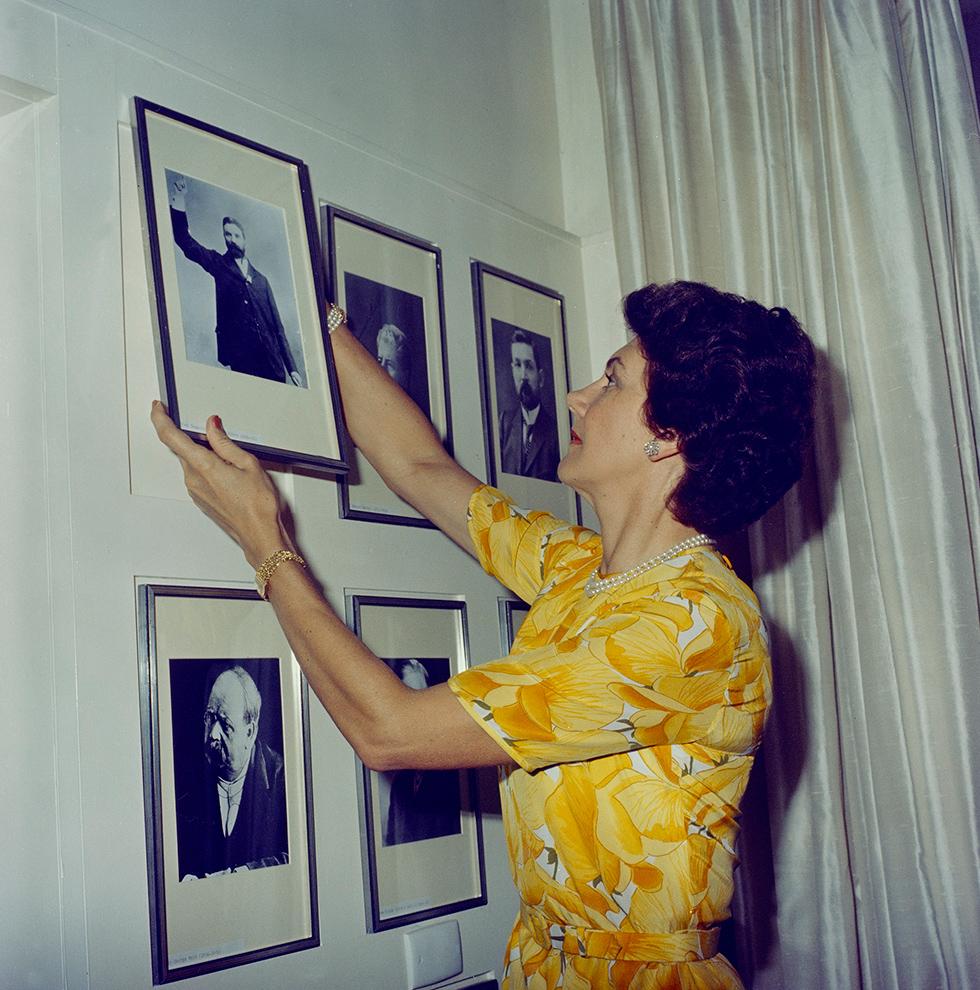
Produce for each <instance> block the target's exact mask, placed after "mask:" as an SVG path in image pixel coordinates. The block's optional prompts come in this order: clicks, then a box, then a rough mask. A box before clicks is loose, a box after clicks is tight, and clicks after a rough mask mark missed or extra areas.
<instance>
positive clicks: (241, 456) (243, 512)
mask: <svg viewBox="0 0 980 990" xmlns="http://www.w3.org/2000/svg"><path fill="white" fill-rule="evenodd" d="M150 419H151V421H152V422H153V426H154V428H155V429H156V431H157V436H158V437H159V438H160V440H161V441H162V442H163V443H164V444H165V445H166V446H167V447H169V448H170V449H171V450H172V451H173V452H174V454H176V455H177V459H178V460H179V461H180V464H181V467H182V468H183V469H184V484H185V485H186V486H187V492H188V494H189V495H190V497H191V499H192V501H193V502H194V504H195V505H196V506H197V507H198V508H199V509H200V510H201V511H202V512H203V513H204V514H205V515H207V516H210V517H211V518H212V519H213V520H214V521H215V522H216V523H217V524H218V525H219V526H220V527H221V528H222V529H223V530H224V531H225V532H226V533H227V534H228V535H229V536H230V537H231V538H232V539H233V540H234V541H235V542H236V543H237V544H238V545H239V546H240V547H241V548H242V550H243V551H244V552H245V557H246V558H247V559H248V562H249V563H250V564H251V565H252V567H258V566H259V564H261V563H262V561H264V560H265V559H266V558H267V557H268V556H269V555H270V554H272V553H274V552H275V551H276V550H279V549H282V548H283V547H285V548H286V549H292V543H291V541H290V540H289V538H288V536H287V535H286V533H285V530H284V529H283V527H282V524H281V521H280V516H279V494H278V492H277V491H276V487H275V485H274V484H273V483H272V479H271V478H270V477H269V475H268V474H267V473H266V472H265V470H264V469H263V467H262V465H261V464H260V463H259V461H258V458H256V457H254V456H253V455H252V454H250V453H248V451H245V450H242V448H241V447H239V446H238V445H237V444H236V443H235V442H234V441H232V440H230V439H229V438H228V435H227V434H226V433H225V431H224V428H223V427H222V425H221V420H220V419H219V418H218V417H217V416H210V417H208V422H207V426H206V428H205V432H206V434H207V439H208V444H209V445H210V446H211V450H206V449H205V448H204V447H201V446H199V445H198V444H196V443H195V442H194V441H193V440H191V438H190V437H189V436H187V434H186V433H184V432H183V431H182V430H179V429H177V427H176V425H175V424H174V421H173V420H172V419H171V418H170V417H169V416H168V415H167V410H166V407H165V406H164V405H163V403H162V402H156V401H155V402H154V403H153V407H152V409H151V411H150Z"/></svg>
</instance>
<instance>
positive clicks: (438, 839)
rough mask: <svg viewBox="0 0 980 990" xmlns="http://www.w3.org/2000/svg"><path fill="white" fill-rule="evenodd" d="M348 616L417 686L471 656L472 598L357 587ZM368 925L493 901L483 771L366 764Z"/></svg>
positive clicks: (376, 928)
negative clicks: (383, 768)
mask: <svg viewBox="0 0 980 990" xmlns="http://www.w3.org/2000/svg"><path fill="white" fill-rule="evenodd" d="M347 618H348V624H349V625H350V627H351V628H352V629H353V630H354V632H355V633H357V635H358V636H360V638H361V639H362V640H363V641H364V642H365V643H366V644H367V646H368V647H369V648H370V649H371V650H373V651H374V652H375V653H376V654H377V655H378V656H379V657H381V658H382V659H383V660H384V661H385V663H387V664H388V665H389V666H390V667H391V669H392V670H394V671H395V673H397V674H398V676H399V677H401V679H402V680H403V681H404V682H405V683H406V684H408V685H409V686H410V687H412V688H424V687H429V686H432V685H435V684H441V683H444V682H445V681H447V680H448V679H449V678H450V677H451V676H452V675H453V674H455V673H456V672H457V671H459V670H462V669H464V668H465V667H466V666H467V636H466V605H465V603H463V602H460V601H451V600H444V599H433V598H416V597H412V598H408V597H402V596H397V595H381V594H348V596H347ZM362 770H363V773H362V775H361V818H362V829H361V834H362V838H363V852H364V855H363V864H364V894H365V897H364V900H365V905H366V913H367V918H366V921H367V928H368V931H371V932H380V931H385V930H387V929H389V928H397V927H399V926H400V925H409V924H415V923H417V922H420V921H427V920H429V919H430V918H436V917H439V916H440V915H444V914H452V913H455V912H457V911H463V910H466V909H467V908H472V907H477V906H478V905H481V904H486V902H487V886H486V875H485V867H484V858H483V831H482V827H481V823H480V810H479V808H478V807H477V787H476V779H475V775H474V774H473V772H472V771H468V770H396V771H393V772H386V773H378V772H376V771H373V770H369V769H368V768H367V767H362Z"/></svg>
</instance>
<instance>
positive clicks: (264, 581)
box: [255, 550, 306, 601]
mask: <svg viewBox="0 0 980 990" xmlns="http://www.w3.org/2000/svg"><path fill="white" fill-rule="evenodd" d="M287 560H295V561H296V563H297V564H299V566H300V567H306V561H305V560H303V558H302V557H301V556H300V555H299V554H298V553H293V551H292V550H277V551H276V552H275V553H272V554H269V556H268V557H266V558H265V560H264V561H262V563H261V564H260V565H259V568H258V570H257V571H256V572H255V587H256V588H258V590H259V594H260V595H261V596H262V597H263V598H264V599H265V600H266V601H268V600H269V595H268V590H269V579H270V578H271V577H272V575H273V574H274V573H275V571H276V568H278V567H279V565H280V564H285V563H286V561H287Z"/></svg>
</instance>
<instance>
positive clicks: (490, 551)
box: [466, 485, 596, 602]
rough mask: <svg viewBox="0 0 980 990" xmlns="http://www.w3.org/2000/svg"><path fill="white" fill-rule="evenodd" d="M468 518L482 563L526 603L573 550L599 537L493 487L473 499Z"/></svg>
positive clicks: (486, 569)
mask: <svg viewBox="0 0 980 990" xmlns="http://www.w3.org/2000/svg"><path fill="white" fill-rule="evenodd" d="M466 518H467V524H468V526H469V532H470V538H471V539H472V540H473V546H474V548H475V549H476V555H477V559H478V560H479V561H480V565H481V566H482V567H483V569H484V570H485V571H486V572H487V573H488V574H491V575H492V576H493V577H495V578H496V579H497V580H498V581H500V583H501V584H503V585H504V586H505V587H507V588H510V590H511V591H513V592H514V594H515V595H517V596H518V597H519V598H522V599H523V600H524V601H526V602H531V601H533V600H534V599H535V597H536V596H537V594H538V592H539V591H540V589H541V587H542V585H543V584H544V582H545V580H546V578H547V575H548V573H549V572H550V571H551V569H552V568H554V567H555V566H557V565H558V564H559V563H560V561H561V559H562V558H563V556H565V555H566V553H567V552H569V551H574V550H576V549H579V548H580V547H581V546H582V545H583V544H584V543H586V542H588V540H589V539H590V538H591V539H593V540H594V539H595V538H596V536H595V533H593V532H592V530H590V529H586V528H585V527H583V526H573V525H572V524H571V523H567V522H565V521H564V520H562V519H559V518H557V517H556V516H553V515H551V514H550V513H548V512H541V511H537V510H534V511H528V510H526V509H521V508H518V506H516V505H515V504H514V503H513V502H512V501H511V500H510V499H509V498H508V497H507V496H506V495H505V494H504V493H503V492H501V491H498V490H497V489H496V488H491V487H490V486H489V485H481V486H480V487H479V488H477V489H476V491H475V492H474V493H473V495H472V496H471V497H470V502H469V508H468V510H467V517H466Z"/></svg>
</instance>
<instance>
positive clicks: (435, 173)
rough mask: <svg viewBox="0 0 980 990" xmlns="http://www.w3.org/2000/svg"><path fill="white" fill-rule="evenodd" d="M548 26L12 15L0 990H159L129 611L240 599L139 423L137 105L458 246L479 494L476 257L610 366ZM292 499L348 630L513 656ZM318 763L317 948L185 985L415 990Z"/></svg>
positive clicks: (493, 624)
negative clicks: (391, 615)
mask: <svg viewBox="0 0 980 990" xmlns="http://www.w3.org/2000/svg"><path fill="white" fill-rule="evenodd" d="M579 7H580V9H581V5H579ZM550 22H551V17H550V12H549V7H548V4H547V3H546V2H544V0H541V2H539V3H525V2H521V0H495V2H493V3H486V2H480V0H452V2H451V0H409V2H406V0H400V2H399V0H387V2H381V0H371V2H364V0H360V2H358V3H349V2H342V0H323V2H308V3H299V2H295V3H290V4H283V3H279V4H277V3H265V4H255V5H252V6H250V7H244V6H243V5H242V4H240V3H239V4H233V3H231V2H229V0H212V2H209V3H206V4H202V3H199V2H198V3H194V4H191V3H188V2H186V0H181V2H168V3H160V2H158V0H157V2H150V0H102V2H98V0H77V2H75V3H74V4H73V5H71V6H69V5H67V4H61V3H56V2H54V0H49V2H44V3H39V4H27V3H23V2H20V0H0V94H2V96H0V202H2V203H3V204H4V206H3V211H4V212H3V219H2V222H0V272H2V273H3V274H2V278H3V282H2V283H0V289H2V292H3V297H2V298H3V299H4V303H3V312H4V343H3V361H2V362H0V393H2V395H3V402H2V404H0V409H2V410H3V413H4V431H3V434H2V439H0V470H2V471H3V477H4V482H3V484H4V495H3V498H2V499H0V524H2V525H3V532H4V534H5V541H4V551H3V557H2V566H0V582H2V583H0V592H2V593H3V600H4V610H5V621H4V624H3V631H2V640H0V648H2V650H3V653H2V656H3V669H4V672H5V676H4V687H5V691H4V692H3V694H2V695H0V732H2V736H0V745H2V747H3V753H4V758H3V762H2V764H0V765H2V767H3V771H2V774H3V778H2V785H3V793H4V808H5V810H4V814H3V820H4V837H5V839H6V842H5V844H4V855H3V857H2V865H0V985H2V986H5V987H6V986H10V987H13V988H17V990H20V988H28V987H39V988H45V990H47V988H52V987H61V986H64V987H70V988H98V990H108V988H117V987H118V988H120V990H132V988H134V987H140V986H148V985H149V984H150V961H149V942H148V917H147V882H146V859H145V856H146V850H145V844H144V838H143V834H144V833H143V827H144V816H143V800H142V794H143V789H142V788H143V784H142V769H141V762H140V720H139V686H138V681H137V665H136V609H135V601H134V586H135V583H136V580H137V579H139V578H154V579H157V580H160V581H173V580H197V581H209V582H235V583H248V582H249V581H250V577H251V575H250V572H249V570H248V568H247V567H246V565H245V564H244V562H243V561H242V559H241V557H240V554H239V553H238V552H237V551H236V550H235V549H234V548H233V547H232V546H231V545H230V544H229V542H228V541H227V540H226V539H225V538H224V537H223V536H222V535H221V534H220V533H219V532H218V531H217V530H216V529H214V528H213V527H212V526H211V525H210V524H208V523H207V522H206V521H205V520H204V519H203V517H201V516H200V515H199V514H198V513H197V511H196V510H195V509H194V508H193V506H191V505H190V503H189V502H188V501H187V500H186V498H184V497H183V496H182V495H181V494H180V491H179V486H177V485H176V484H175V483H174V476H173V473H172V472H171V471H170V467H171V466H170V465H169V464H168V463H167V462H166V461H165V460H161V458H163V456H164V455H163V452H162V451H160V450H159V449H158V448H157V447H156V446H155V443H154V441H153V440H152V438H151V436H150V433H149V430H148V428H147V426H146V419H145V417H146V412H147V410H148V408H149V403H150V400H151V398H153V397H154V396H153V394H152V393H153V389H152V387H146V386H144V385H143V384H141V383H142V382H143V379H141V377H140V366H139V362H140V360H141V357H140V356H141V354H144V353H145V351H146V348H147V346H148V338H147V336H146V328H147V327H148V325H149V323H148V318H146V314H144V320H145V322H144V320H141V319H140V318H139V317H138V316H133V315H132V313H131V314H130V323H129V325H128V326H125V327H124V307H123V295H122V269H123V259H122V254H121V246H120V238H121V229H122V224H123V222H124V221H126V222H131V218H130V217H128V214H125V215H124V213H123V212H122V211H121V207H120V175H119V165H118V140H117V139H118V134H119V128H120V124H124V125H125V124H128V119H129V108H128V101H129V98H130V97H131V96H132V95H133V94H139V95H142V96H144V97H147V98H149V99H151V100H155V101H157V102H160V103H163V104H165V105H169V106H173V107H176V108H179V109H181V110H183V111H185V112H187V113H189V114H191V115H192V116H196V117H199V118H202V119H204V120H208V121H211V122H214V123H217V124H220V125H221V126H223V127H226V128H228V129H230V130H232V131H236V132H239V133H244V134H247V135H249V136H250V137H252V138H254V139H256V140H258V141H261V142H264V143H267V144H269V145H272V146H273V147H277V148H281V149H282V150H285V151H288V152H290V153H292V154H295V155H297V156H299V157H301V158H303V159H304V160H306V161H307V162H308V163H309V165H310V167H311V174H312V180H313V186H314V193H315V195H316V196H318V197H320V198H323V199H327V200H330V201H332V202H335V203H337V204H340V205H343V206H345V207H348V208H351V209H353V210H356V211H358V212H362V213H365V214H368V215H370V216H373V217H376V218H378V219H381V220H383V221H385V222H386V223H389V224H391V225H393V226H396V227H399V228H402V229H405V230H408V231H411V232H413V233H416V234H418V235H419V236H422V237H425V238H428V239H431V240H434V241H436V242H437V243H438V244H439V245H440V246H441V248H442V250H443V262H444V276H445V294H446V298H445V303H446V317H447V327H448V334H449V341H448V353H449V364H450V375H451V397H452V404H453V414H454V432H455V438H456V451H457V455H458V456H459V458H460V460H461V461H462V463H463V464H464V465H465V466H466V467H467V468H469V469H470V470H472V471H474V472H475V473H478V474H479V473H483V463H482V462H483V444H482V428H481V423H480V418H479V409H478V405H477V404H476V403H475V402H473V401H472V397H473V395H474V394H475V391H476V387H477V378H476V353H475V336H474V332H473V317H472V304H471V299H470V287H469V259H470V258H471V257H477V258H480V259H482V260H485V261H488V262H491V263H493V264H496V265H500V266H502V267H505V268H509V269H512V270H514V271H517V272H519V273H521V274H522V275H525V276H527V277H529V278H531V279H533V280H535V281H537V282H541V283H543V284H545V285H548V286H552V287H554V288H556V289H558V290H559V291H561V292H563V293H564V294H565V296H566V299H567V303H568V317H569V335H570V352H571V373H572V377H573V380H575V381H578V382H581V381H583V380H584V379H585V378H586V376H587V375H588V374H589V372H590V368H591V367H592V365H593V357H592V355H590V354H589V347H588V342H587V337H586V333H585V323H586V321H585V317H584V312H585V302H584V300H585V294H584V291H583V279H582V268H581V265H582V252H581V244H580V242H579V239H578V238H577V237H576V236H574V235H573V234H571V233H568V232H566V231H565V230H563V229H562V227H563V226H564V225H565V219H564V217H565V212H566V203H565V197H564V193H563V185H562V183H563V175H562V163H561V157H560V149H559V139H558V136H559V126H560V125H559V112H558V108H557V104H556V98H555V91H554V82H553V74H552V62H551V23H550ZM579 42H581V38H580V39H579ZM582 50H583V49H581V46H580V48H579V51H580V52H581V51H582ZM123 140H124V141H125V140H127V137H126V132H125V129H124V130H123ZM127 209H128V208H127ZM127 261H128V262H129V263H130V264H134V263H136V264H141V263H142V259H133V258H128V259H127ZM127 343H128V344H129V349H128V350H127V347H126V346H125V345H126V344H127ZM127 387H128V393H127ZM130 450H132V452H133V456H132V457H130V454H129V452H130ZM158 468H159V469H160V471H161V472H162V473H157V469H158ZM163 478H165V479H166V480H161V479H163ZM282 479H283V484H284V488H285V490H286V491H287V492H289V493H291V502H292V505H293V511H294V514H295V516H296V518H297V520H298V524H299V531H300V534H299V535H300V539H301V541H302V543H303V546H304V548H305V549H306V551H307V554H308V556H309V558H310V560H311V563H312V564H313V566H314V567H315V569H316V570H317V572H318V573H319V575H320V577H321V578H322V579H323V580H324V581H325V582H326V584H327V588H328V593H329V595H330V597H331V599H332V601H333V602H334V604H335V605H337V606H340V607H342V600H343V599H342V596H343V590H344V588H345V587H350V588H377V589H397V590H414V591H419V592H432V593H440V592H449V591H451V592H453V593H461V594H463V595H465V597H466V601H467V604H468V608H469V620H470V621H469V629H470V648H471V654H472V656H473V658H474V659H477V660H479V659H486V658H490V657H492V656H495V655H497V653H498V651H499V647H498V631H497V618H496V598H497V595H498V594H499V593H500V590H499V588H498V587H497V585H496V584H495V583H494V582H492V581H490V580H489V579H488V578H487V577H485V576H484V575H482V574H481V573H479V572H478V569H477V568H476V567H475V565H473V564H472V563H471V562H470V561H469V560H468V559H466V558H464V556H463V555H462V554H461V553H460V552H459V551H457V550H455V549H453V548H452V547H451V545H449V544H448V543H447V541H445V540H444V539H443V538H441V537H440V536H438V535H436V534H434V533H432V532H428V531H421V530H407V529H402V528H397V529H395V528H391V527H385V526H378V525H371V524H365V523H356V522H347V521H341V520H339V519H338V518H337V510H336V495H335V491H334V486H333V483H332V482H331V481H329V480H323V479H315V478H311V477H307V476H296V477H292V476H288V475H283V476H282ZM133 491H140V492H145V493H146V494H139V495H134V494H132V492H133ZM396 546H397V549H398V552H397V553H392V548H393V547H396ZM421 560H424V561H425V562H426V564H425V566H424V567H422V566H420V564H419V561H421ZM312 747H313V756H312V759H313V774H314V787H315V806H316V812H317V822H316V825H317V831H316V840H317V852H318V870H319V890H320V927H321V935H322V945H321V947H320V948H319V949H318V950H313V951H308V952H300V953H294V954H292V955H289V956H284V957H281V958H278V959H273V960H268V961H265V962H262V963H258V964H255V965H252V966H248V967H245V968H241V969H237V970H231V971H226V972H224V973H217V974H213V975H211V976H208V977H202V978H199V979H197V980H190V981H187V984H186V985H187V986H188V987H190V986H208V987H209V988H210V987H214V988H220V987H231V986H235V987H242V986H244V987H265V986H270V985H277V986H278V985H281V986H289V987H338V988H347V987H376V988H387V987H401V986H404V964H403V961H402V949H401V934H400V933H399V932H397V931H396V932H389V933H384V934H379V935H372V936H368V935H367V934H365V932H364V921H363V918H364V911H363V904H362V894H361V864H360V845H359V836H358V826H357V810H356V793H357V789H356V768H355V762H354V759H353V757H352V755H351V753H350V751H349V750H348V749H347V747H346V745H345V744H344V742H343V740H342V739H341V738H340V736H339V734H338V733H337V732H336V730H335V729H334V727H333V726H332V724H331V723H330V722H329V720H328V719H327V718H326V716H325V715H324V714H323V713H322V711H320V710H319V709H318V708H316V706H314V713H313V717H312ZM485 835H486V843H487V875H488V887H489V897H490V902H489V905H488V906H487V907H486V908H481V909H477V910H473V911H468V912H463V913H461V914H460V915H459V922H460V927H461V929H462V933H463V949H464V966H465V971H466V972H467V973H478V972H482V971H484V970H487V969H495V970H497V971H498V972H499V968H500V967H499V963H500V955H501V949H502V946H503V942H504V939H505V936H506V933H507V931H508V929H509V927H510V924H511V921H512V918H513V914H514V910H515V907H516V900H515V897H514V894H513V892H512V889H511V884H510V879H509V875H508V871H507V867H506V855H505V848H504V842H503V836H502V830H501V827H500V822H499V818H497V817H494V816H488V818H487V819H485Z"/></svg>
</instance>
